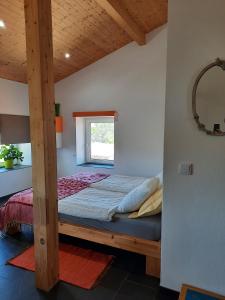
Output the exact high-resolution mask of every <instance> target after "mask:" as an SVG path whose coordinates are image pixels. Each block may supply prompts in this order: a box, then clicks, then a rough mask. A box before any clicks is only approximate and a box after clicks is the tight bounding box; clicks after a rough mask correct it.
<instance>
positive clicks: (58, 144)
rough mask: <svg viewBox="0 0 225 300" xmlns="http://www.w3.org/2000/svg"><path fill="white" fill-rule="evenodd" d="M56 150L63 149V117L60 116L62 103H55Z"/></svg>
mask: <svg viewBox="0 0 225 300" xmlns="http://www.w3.org/2000/svg"><path fill="white" fill-rule="evenodd" d="M55 129H56V148H57V149H60V148H62V133H63V117H62V116H60V103H55Z"/></svg>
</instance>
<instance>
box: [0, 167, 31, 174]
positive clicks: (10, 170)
mask: <svg viewBox="0 0 225 300" xmlns="http://www.w3.org/2000/svg"><path fill="white" fill-rule="evenodd" d="M31 167H32V166H27V165H16V166H14V167H13V168H12V169H5V168H4V167H0V173H6V172H12V171H17V170H21V169H26V168H31Z"/></svg>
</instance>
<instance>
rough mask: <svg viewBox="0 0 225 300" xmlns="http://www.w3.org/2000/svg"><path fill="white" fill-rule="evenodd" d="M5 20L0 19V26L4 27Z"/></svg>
mask: <svg viewBox="0 0 225 300" xmlns="http://www.w3.org/2000/svg"><path fill="white" fill-rule="evenodd" d="M5 27H6V26H5V22H4V21H3V20H0V28H5Z"/></svg>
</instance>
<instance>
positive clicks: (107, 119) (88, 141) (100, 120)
mask: <svg viewBox="0 0 225 300" xmlns="http://www.w3.org/2000/svg"><path fill="white" fill-rule="evenodd" d="M91 123H113V124H114V117H92V118H85V154H86V163H93V164H105V165H106V164H107V165H113V164H114V160H108V159H92V158H91ZM114 130H115V128H114ZM114 147H115V143H114Z"/></svg>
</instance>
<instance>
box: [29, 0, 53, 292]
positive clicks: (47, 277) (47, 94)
mask: <svg viewBox="0 0 225 300" xmlns="http://www.w3.org/2000/svg"><path fill="white" fill-rule="evenodd" d="M24 2H25V5H24V7H25V21H26V47H27V66H28V84H29V101H30V126H31V144H32V161H33V190H34V197H33V202H34V209H33V215H34V237H35V260H36V286H37V288H39V289H41V290H44V291H49V290H50V289H51V288H52V287H53V286H54V285H55V284H56V282H57V281H58V216H57V170H56V142H55V139H56V138H55V125H54V78H53V46H52V16H51V0H24Z"/></svg>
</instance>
